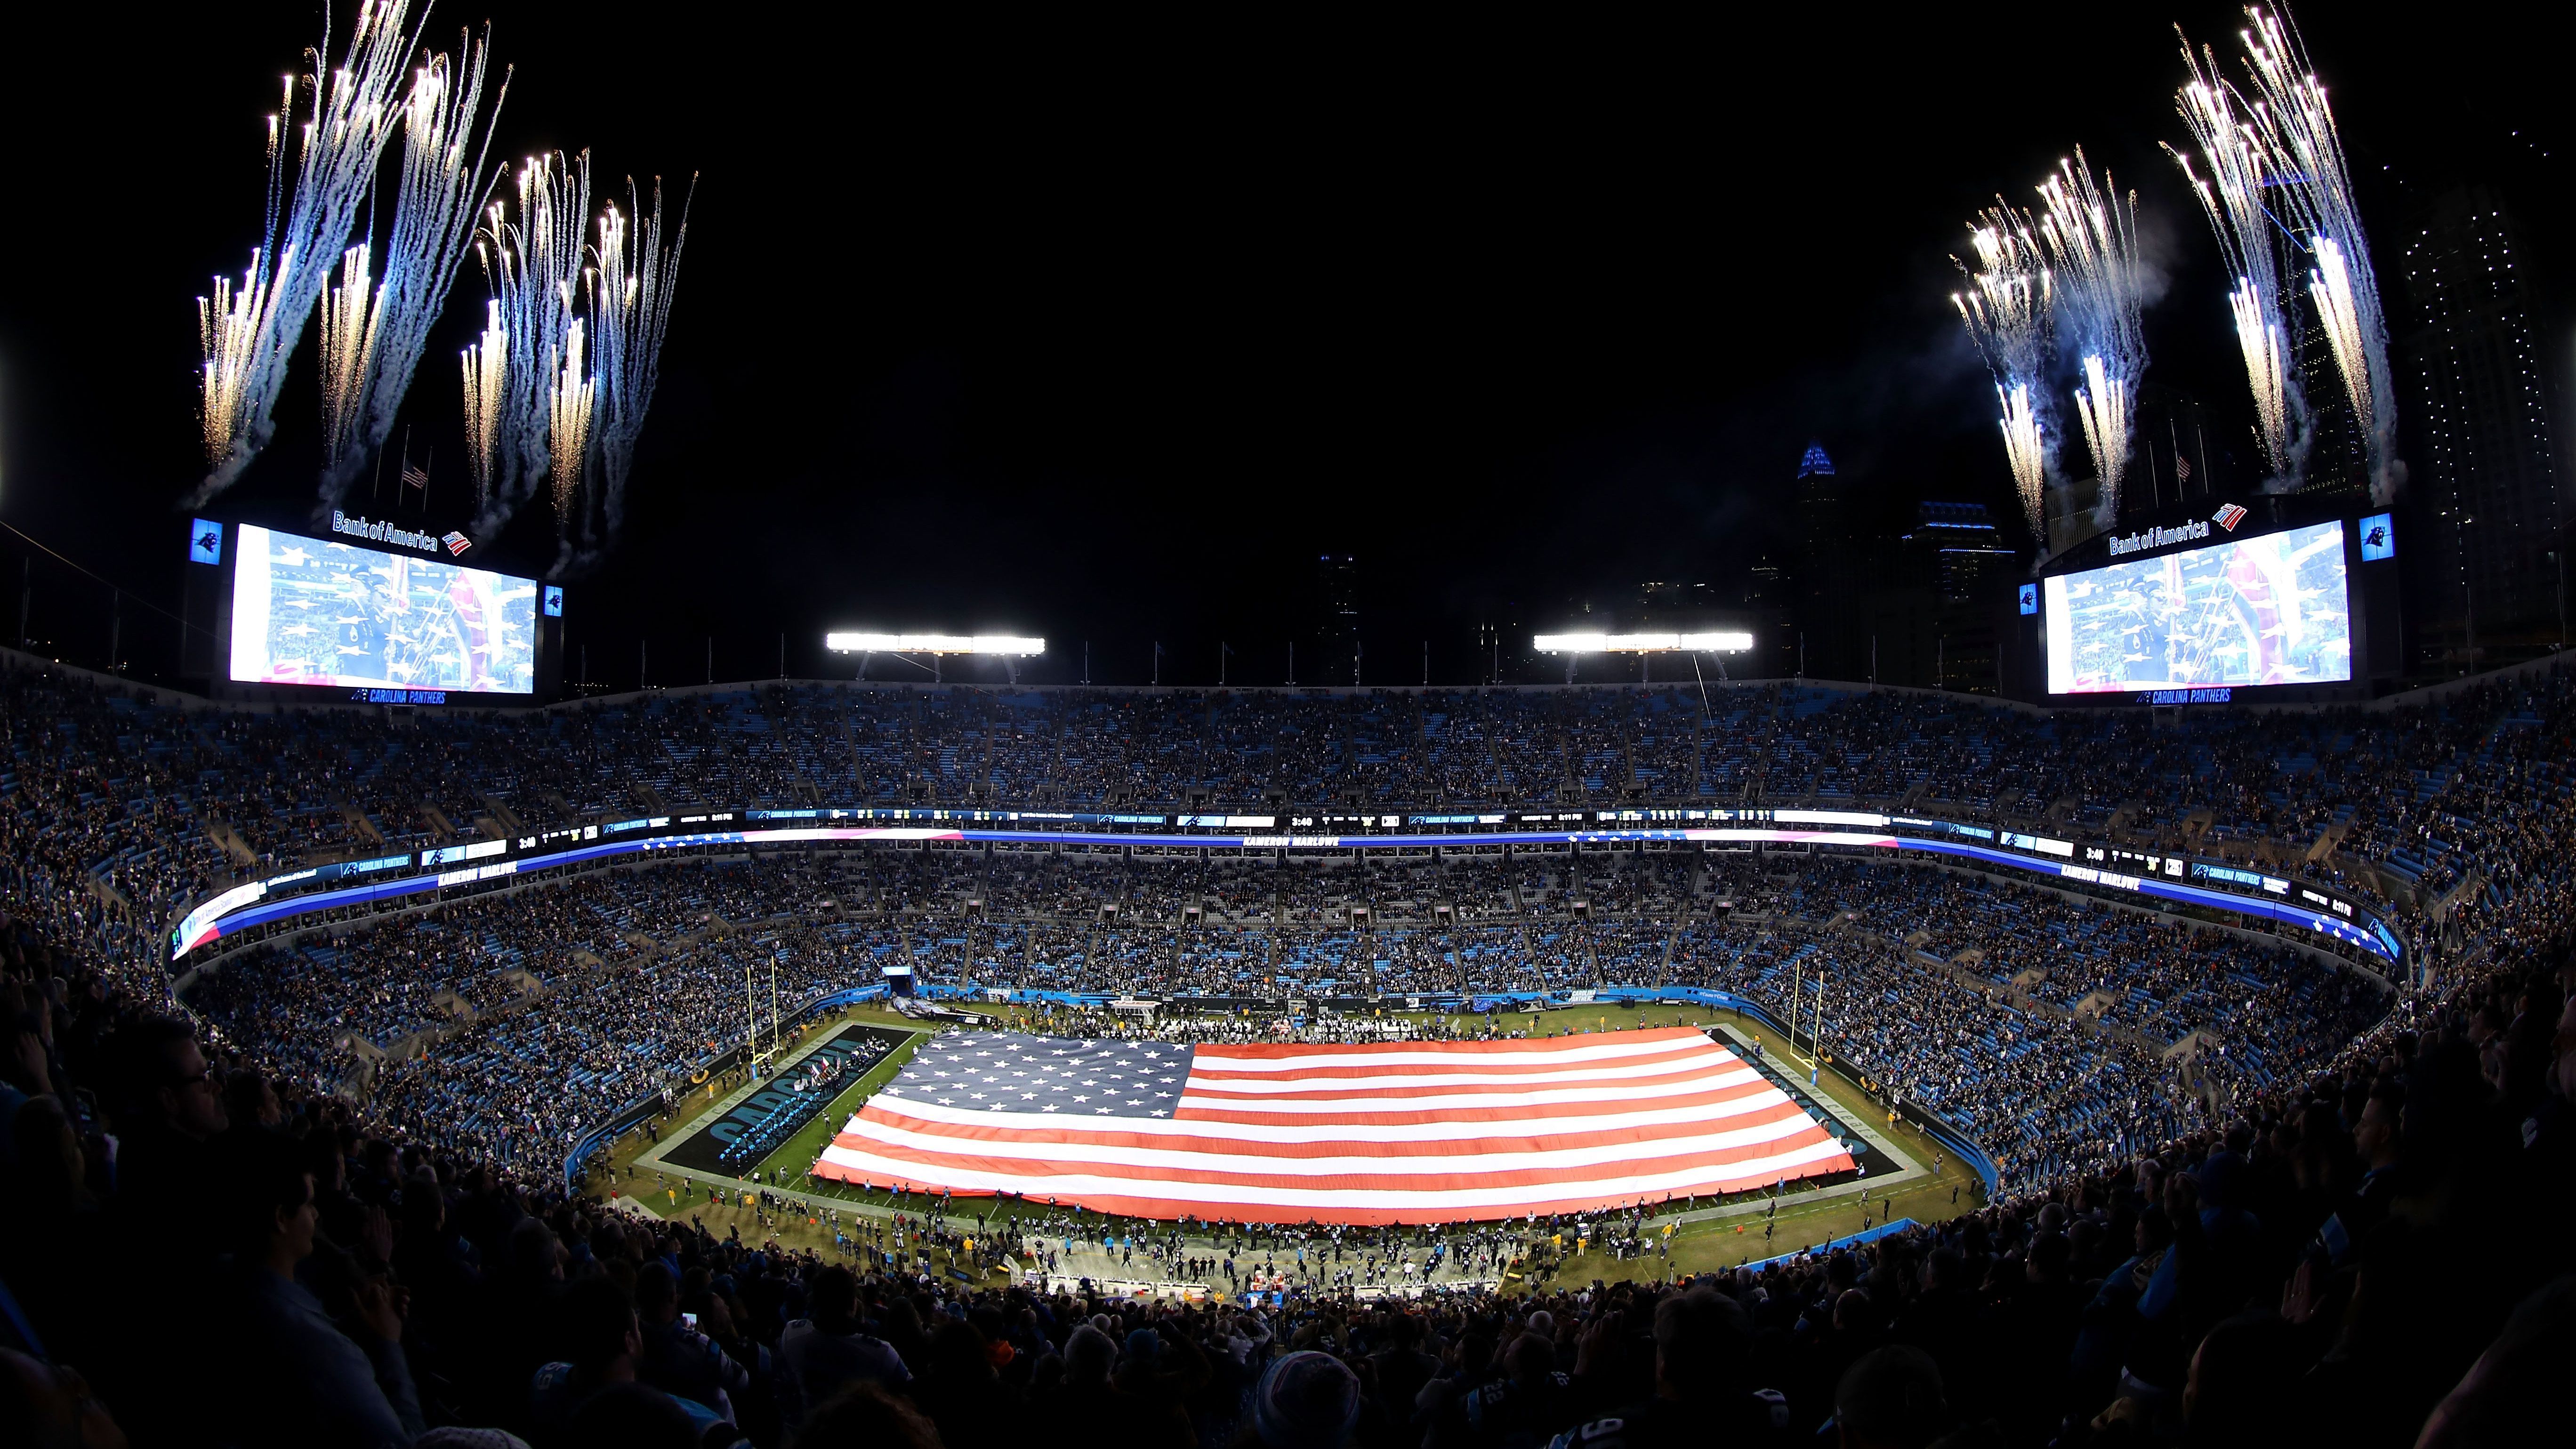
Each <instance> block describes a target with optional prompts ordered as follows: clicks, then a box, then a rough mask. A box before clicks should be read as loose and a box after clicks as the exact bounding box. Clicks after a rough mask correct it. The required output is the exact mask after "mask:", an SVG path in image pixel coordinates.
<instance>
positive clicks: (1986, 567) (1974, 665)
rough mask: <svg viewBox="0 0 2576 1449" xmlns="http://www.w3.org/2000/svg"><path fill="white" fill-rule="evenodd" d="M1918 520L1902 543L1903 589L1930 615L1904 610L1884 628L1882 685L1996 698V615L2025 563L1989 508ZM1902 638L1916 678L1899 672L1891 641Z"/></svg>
mask: <svg viewBox="0 0 2576 1449" xmlns="http://www.w3.org/2000/svg"><path fill="white" fill-rule="evenodd" d="M1914 518H1915V522H1914V527H1913V529H1912V530H1911V531H1909V532H1908V533H1906V534H1905V536H1904V537H1902V538H1899V539H1898V540H1897V549H1898V553H1899V557H1900V558H1901V559H1902V560H1903V568H1902V570H1901V578H1900V579H1899V580H1898V582H1899V584H1900V586H1901V587H1902V588H1903V589H1905V590H1906V591H1907V592H1908V593H1910V594H1912V595H1914V596H1916V597H1919V598H1922V599H1923V600H1924V601H1925V604H1928V607H1926V606H1924V605H1915V606H1913V607H1910V608H1903V609H1900V610H1898V611H1896V615H1895V617H1893V618H1890V619H1887V620H1886V621H1884V622H1883V623H1882V626H1881V628H1880V630H1879V633H1880V646H1879V648H1880V669H1879V678H1880V680H1881V681H1882V682H1886V683H1892V684H1929V685H1934V686H1937V687H1940V688H1945V689H1965V690H1972V691H1975V692H1977V693H1981V694H1990V693H1993V692H1994V691H1995V689H1996V688H1997V687H1998V682H1997V675H1996V665H1995V611H1996V609H1997V608H1998V606H1999V601H2000V600H2001V599H2002V597H2003V596H2004V595H2005V594H2006V593H2009V592H2010V591H2011V584H2010V581H2011V579H2012V576H2013V566H2014V564H2015V562H2016V561H2017V560H2018V558H2019V555H2018V554H2016V553H2015V552H2014V551H2013V550H2012V549H2011V548H2009V547H2007V546H2006V545H2005V543H2004V536H2003V530H2002V529H2000V528H1998V527H1997V526H1996V524H1995V520H1994V515H1993V514H1992V513H1990V512H1988V511H1987V508H1986V505H1984V504H1982V503H1942V502H1925V503H1918V504H1916V505H1915V509H1914ZM1900 631H1901V632H1902V633H1903V635H1904V637H1905V638H1906V641H1907V643H1906V654H1905V659H1906V664H1907V668H1908V669H1909V671H1910V675H1909V674H1898V673H1896V672H1895V670H1894V669H1893V668H1892V667H1891V663H1892V658H1891V655H1890V654H1889V643H1888V641H1889V639H1891V638H1892V637H1894V636H1895V635H1896V634H1897V633H1899V632H1900Z"/></svg>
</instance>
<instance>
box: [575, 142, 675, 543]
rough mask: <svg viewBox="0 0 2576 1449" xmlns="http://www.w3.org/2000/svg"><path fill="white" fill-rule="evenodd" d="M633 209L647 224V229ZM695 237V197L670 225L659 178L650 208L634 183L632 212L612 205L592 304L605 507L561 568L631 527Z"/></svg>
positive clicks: (604, 219)
mask: <svg viewBox="0 0 2576 1449" xmlns="http://www.w3.org/2000/svg"><path fill="white" fill-rule="evenodd" d="M692 186H693V188H694V178H693V180H692ZM628 212H633V213H634V214H635V216H636V217H637V218H639V219H640V220H641V221H642V225H641V226H640V227H638V226H637V225H636V224H635V222H634V221H633V220H630V219H629V216H628ZM688 241H689V218H688V201H687V199H685V198H684V199H683V200H682V201H681V203H680V217H679V221H678V224H677V225H676V226H670V225H668V224H667V222H666V220H665V216H664V212H663V207H662V183H661V181H660V179H659V178H656V179H655V180H654V183H653V207H652V210H651V211H650V212H649V213H647V212H645V211H644V210H643V209H642V208H641V207H640V206H639V205H637V202H636V198H635V195H634V192H633V189H632V185H631V183H630V186H629V190H628V194H627V211H620V210H619V209H618V208H617V206H616V204H615V203H613V202H612V203H610V205H609V206H608V208H607V211H606V213H605V214H604V215H602V216H601V217H600V220H599V242H598V246H597V247H596V248H595V250H594V252H593V256H594V257H595V259H596V260H597V263H598V267H597V271H596V274H595V277H594V278H593V285H594V292H593V298H592V304H591V316H592V320H593V324H594V326H595V327H596V329H597V330H596V343H595V346H594V349H593V355H594V356H595V357H596V359H597V367H598V381H599V390H598V406H599V413H598V418H597V421H596V424H595V428H594V432H593V435H592V437H593V441H594V443H595V444H596V447H597V452H598V482H599V497H598V502H599V509H598V516H597V518H596V519H593V518H591V517H590V516H589V515H588V514H584V515H583V518H582V521H581V522H582V527H581V538H580V546H579V550H578V552H573V551H571V550H570V544H571V542H572V540H571V537H570V535H569V534H568V535H567V537H566V544H567V551H566V552H564V553H563V554H562V555H561V557H560V558H559V560H558V564H557V567H558V569H559V570H560V569H564V568H581V567H588V566H590V565H591V564H594V563H596V562H597V561H598V559H599V557H600V556H601V555H602V554H604V553H605V552H606V550H607V549H608V548H609V547H610V546H611V545H612V544H614V543H615V541H616V538H617V535H618V532H619V531H620V530H621V529H623V528H624V527H625V526H626V480H627V477H628V475H629V474H630V473H631V472H632V471H633V469H634V463H635V440H636V438H637V437H638V436H640V435H641V434H642V433H643V431H644V415H645V413H646V412H647V411H648V410H649V409H650V408H651V407H652V405H653V389H654V387H655V385H656V384H657V383H658V382H659V380H660V377H661V366H662V341H663V338H664V337H666V336H667V335H668V334H669V332H670V328H671V301H672V297H673V295H674V293H675V291H676V290H677V288H678V286H679V280H680V253H681V251H682V249H683V248H685V247H686V246H687V245H688Z"/></svg>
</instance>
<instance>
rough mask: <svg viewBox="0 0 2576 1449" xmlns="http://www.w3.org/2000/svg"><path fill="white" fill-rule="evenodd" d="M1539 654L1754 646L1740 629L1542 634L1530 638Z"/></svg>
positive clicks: (1726, 650)
mask: <svg viewBox="0 0 2576 1449" xmlns="http://www.w3.org/2000/svg"><path fill="white" fill-rule="evenodd" d="M1530 644H1531V646H1532V647H1534V648H1536V649H1537V650H1538V652H1539V653H1541V654H1660V653H1663V652H1665V651H1667V650H1677V651H1681V652H1684V653H1690V654H1741V653H1743V652H1744V651H1746V650H1748V649H1750V648H1752V647H1753V636H1752V635H1750V634H1746V633H1742V632H1730V633H1717V634H1541V635H1538V636H1537V637H1536V638H1534V639H1532V640H1531V641H1530Z"/></svg>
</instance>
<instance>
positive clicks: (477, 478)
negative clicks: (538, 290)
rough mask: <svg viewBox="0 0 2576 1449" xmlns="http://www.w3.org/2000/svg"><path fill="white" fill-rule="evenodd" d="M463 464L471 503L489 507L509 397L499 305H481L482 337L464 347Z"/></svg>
mask: <svg viewBox="0 0 2576 1449" xmlns="http://www.w3.org/2000/svg"><path fill="white" fill-rule="evenodd" d="M462 360H463V362H464V364H465V466H466V471H467V472H468V473H470V474H471V475H473V479H474V506H475V508H476V510H477V511H478V512H479V511H480V510H482V509H484V508H488V507H490V506H491V502H492V488H493V484H494V480H495V474H496V473H497V471H498V469H499V466H500V461H501V445H502V442H503V437H502V429H501V422H502V405H503V404H504V403H505V402H506V401H508V398H509V367H510V335H509V333H508V331H507V330H506V329H504V328H503V327H502V325H501V304H500V302H499V301H497V300H495V301H489V302H485V303H484V304H483V340H482V341H480V342H477V343H475V344H473V345H472V346H470V347H467V348H466V349H465V353H464V357H463V359H462Z"/></svg>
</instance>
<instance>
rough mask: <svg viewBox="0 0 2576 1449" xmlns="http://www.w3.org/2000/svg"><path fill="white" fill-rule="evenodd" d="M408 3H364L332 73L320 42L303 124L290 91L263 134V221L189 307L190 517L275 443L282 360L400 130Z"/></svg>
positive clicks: (411, 38) (409, 47) (327, 41)
mask: <svg viewBox="0 0 2576 1449" xmlns="http://www.w3.org/2000/svg"><path fill="white" fill-rule="evenodd" d="M409 9H410V0H365V3H362V4H361V5H360V6H359V8H358V20H357V24H356V26H355V27H353V28H352V29H351V31H350V34H349V44H348V48H347V50H346V51H344V52H343V53H342V57H341V60H340V63H339V64H338V65H336V66H335V65H330V64H328V57H329V55H330V52H331V36H330V32H329V30H328V28H327V25H326V28H325V30H324V32H323V36H322V44H321V45H320V46H319V47H317V48H316V49H315V50H313V51H311V52H309V54H308V59H309V60H310V61H311V63H312V74H311V75H309V76H307V77H306V78H305V79H304V82H303V89H304V90H305V92H306V94H307V95H308V96H309V97H310V103H309V105H308V107H307V110H306V115H305V119H304V121H303V122H302V123H301V124H300V125H299V124H297V122H296V120H295V95H296V90H297V82H296V80H295V78H293V77H289V78H288V80H287V83H286V101H285V104H284V105H282V106H281V107H280V108H279V111H278V114H276V115H274V116H271V117H270V118H269V122H268V135H269V144H268V161H269V173H268V192H267V217H266V221H265V223H264V225H263V229H262V243H261V245H260V246H259V247H258V248H257V249H255V250H254V251H253V252H252V253H251V264H250V269H249V270H248V271H247V272H245V273H244V274H243V277H242V281H241V284H240V285H239V286H237V287H236V286H234V285H233V284H232V282H231V280H230V279H229V278H219V279H218V280H217V281H216V283H215V287H214V293H215V295H214V296H213V297H212V298H211V299H210V298H206V297H200V298H198V299H197V331H198V340H199V343H200V346H201V347H202V349H203V353H204V362H203V370H202V372H201V374H200V378H199V389H198V404H199V422H200V426H201V429H202V435H203V437H204V439H205V445H206V461H207V473H206V477H205V480H204V481H203V482H202V483H200V484H199V485H198V486H197V488H196V490H195V492H193V493H192V494H191V495H190V496H189V498H188V500H187V505H188V506H190V507H195V506H199V505H202V504H203V503H205V502H206V500H208V499H210V498H212V497H214V496H215V495H216V494H218V493H221V492H222V491H223V490H224V489H226V488H229V487H231V486H232V485H233V483H234V482H235V481H236V480H238V479H239V478H240V477H241V475H242V471H243V470H244V469H246V468H248V467H249V466H250V464H251V461H252V460H253V459H254V458H256V457H258V456H259V452H260V450H261V449H262V448H265V447H267V446H268V443H269V440H270V439H271V438H272V437H273V436H275V433H276V422H275V419H274V415H275V412H276V409H277V394H278V390H279V388H280V387H281V386H282V385H283V384H284V382H285V379H286V367H287V360H288V359H289V358H290V357H291V356H292V355H293V354H294V351H295V344H296V342H297V340H298V339H299V338H301V337H302V335H303V332H304V324H305V322H306V321H307V320H308V319H309V318H311V317H312V315H313V312H314V308H315V306H316V304H317V303H319V302H320V300H321V297H322V293H323V291H324V290H325V288H326V287H328V285H329V283H330V274H331V268H332V264H333V263H334V262H335V261H336V260H338V259H339V257H340V255H341V251H342V248H343V247H344V246H345V245H346V244H347V242H348V239H349V233H350V232H351V231H352V230H354V229H355V228H356V226H357V220H358V213H359V210H360V209H361V208H362V207H363V206H364V205H365V204H366V198H367V191H368V187H369V184H370V183H371V181H372V179H373V177H374V175H375V169H376V163H377V161H378V159H379V158H381V157H382V156H383V154H384V148H385V143H386V142H387V141H388V140H389V139H390V138H391V137H392V135H393V130H394V127H395V126H396V125H397V124H398V123H399V121H400V120H401V107H400V106H399V105H398V104H397V103H396V99H395V98H396V96H397V94H398V93H399V91H400V89H401V83H402V77H403V69H404V58H405V57H406V56H408V55H409V54H411V53H412V51H413V50H414V49H415V48H416V47H417V45H418V42H419V36H418V33H417V32H416V31H414V32H409V33H407V32H406V31H405V30H404V28H403V21H404V17H405V15H406V14H407V13H408V11H409Z"/></svg>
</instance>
